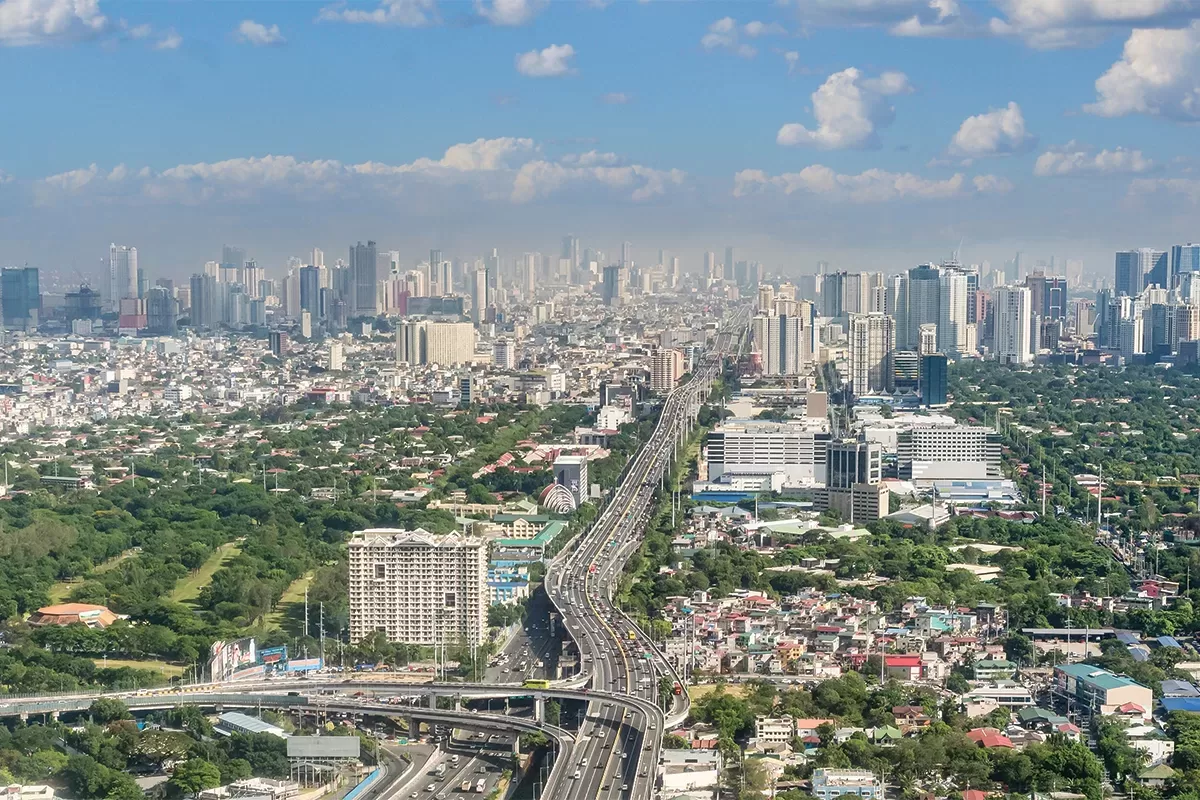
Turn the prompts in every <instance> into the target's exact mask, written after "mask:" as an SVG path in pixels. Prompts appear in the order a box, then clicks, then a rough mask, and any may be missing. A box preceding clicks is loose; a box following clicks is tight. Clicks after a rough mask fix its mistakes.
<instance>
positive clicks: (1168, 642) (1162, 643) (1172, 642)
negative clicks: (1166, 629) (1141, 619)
mask: <svg viewBox="0 0 1200 800" xmlns="http://www.w3.org/2000/svg"><path fill="white" fill-rule="evenodd" d="M1154 641H1156V642H1158V646H1159V647H1174V648H1175V649H1176V650H1182V649H1183V645H1181V644H1180V643H1179V642H1178V641H1177V640H1176V639H1175V637H1174V636H1160V637H1158V638H1157V639H1155V640H1154Z"/></svg>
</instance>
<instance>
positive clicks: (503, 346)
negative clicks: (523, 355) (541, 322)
mask: <svg viewBox="0 0 1200 800" xmlns="http://www.w3.org/2000/svg"><path fill="white" fill-rule="evenodd" d="M492 366H494V367H496V369H514V368H516V366H517V346H516V343H515V342H514V341H513V340H512V339H497V340H496V341H494V342H492Z"/></svg>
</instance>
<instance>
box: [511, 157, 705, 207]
mask: <svg viewBox="0 0 1200 800" xmlns="http://www.w3.org/2000/svg"><path fill="white" fill-rule="evenodd" d="M686 177H687V176H686V173H684V172H682V171H680V170H677V169H672V170H658V169H652V168H650V167H644V166H642V165H640V164H631V165H628V166H623V167H613V166H572V165H567V164H561V163H555V162H552V161H531V162H529V163H528V164H525V165H524V166H522V167H521V169H520V170H519V171H518V172H517V177H516V179H515V180H514V182H513V189H512V200H513V202H515V203H527V202H530V201H532V200H536V199H538V198H539V197H545V196H546V195H549V194H553V193H554V192H557V191H559V190H561V189H562V188H563V187H565V186H568V185H570V184H579V183H585V184H587V183H593V184H599V185H601V186H603V187H606V188H608V189H614V190H622V191H627V192H630V194H629V197H630V199H632V200H635V201H639V202H640V201H644V200H649V199H650V198H652V197H655V196H657V195H661V194H664V193H665V192H666V190H667V188H668V187H669V186H678V185H680V184H682V183H683V181H684V179H685V178H686Z"/></svg>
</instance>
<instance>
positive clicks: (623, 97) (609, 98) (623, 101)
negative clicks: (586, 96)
mask: <svg viewBox="0 0 1200 800" xmlns="http://www.w3.org/2000/svg"><path fill="white" fill-rule="evenodd" d="M632 101H633V98H632V97H630V96H629V95H628V94H626V93H625V92H606V93H605V94H602V95H600V102H601V103H604V104H605V105H608V106H624V105H628V104H629V103H631V102H632Z"/></svg>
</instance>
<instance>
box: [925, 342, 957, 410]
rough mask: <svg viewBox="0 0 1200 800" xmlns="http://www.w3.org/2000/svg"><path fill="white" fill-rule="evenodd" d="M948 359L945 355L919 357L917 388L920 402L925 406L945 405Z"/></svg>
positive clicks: (932, 354) (934, 354)
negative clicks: (918, 382) (918, 381)
mask: <svg viewBox="0 0 1200 800" xmlns="http://www.w3.org/2000/svg"><path fill="white" fill-rule="evenodd" d="M948 362H949V359H947V358H946V354H945V353H930V354H928V355H924V356H921V382H920V385H919V387H918V389H919V391H920V393H921V402H922V403H924V404H925V405H927V406H944V405H946V384H947V382H948V379H949V371H950V370H949V363H948Z"/></svg>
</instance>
